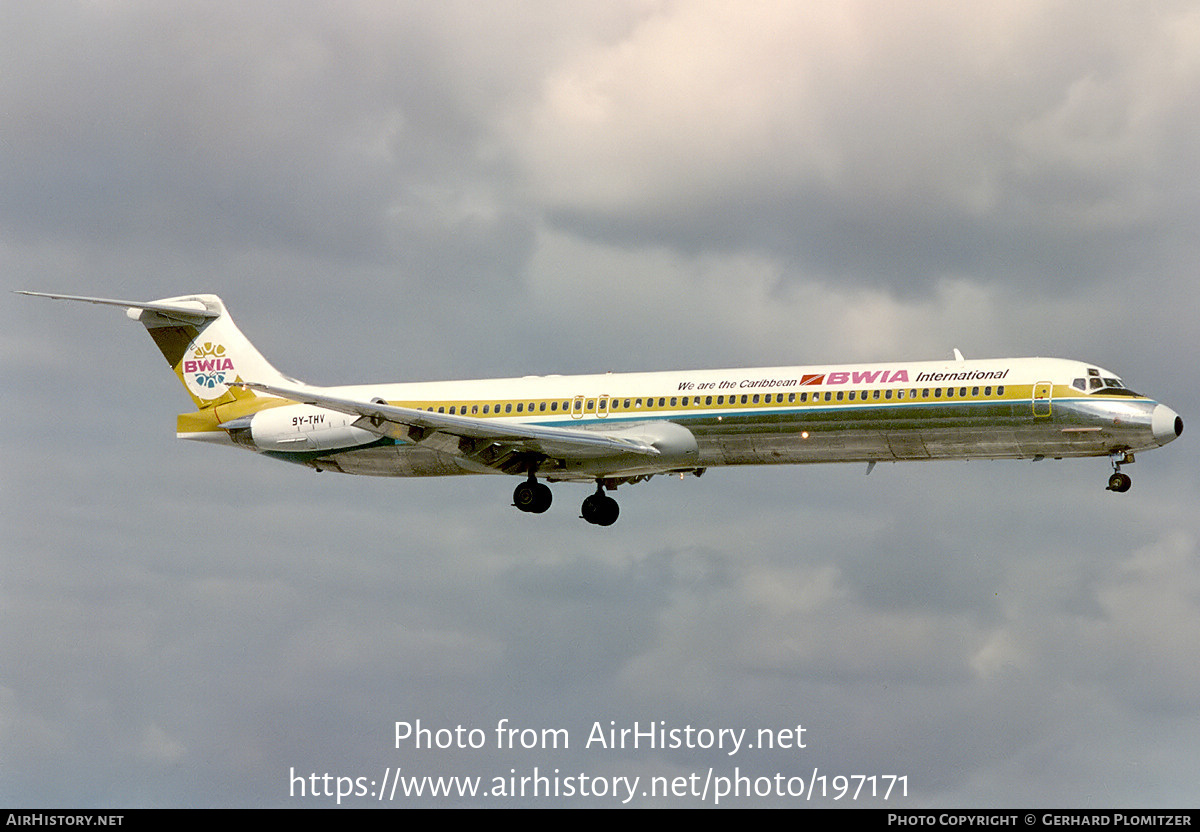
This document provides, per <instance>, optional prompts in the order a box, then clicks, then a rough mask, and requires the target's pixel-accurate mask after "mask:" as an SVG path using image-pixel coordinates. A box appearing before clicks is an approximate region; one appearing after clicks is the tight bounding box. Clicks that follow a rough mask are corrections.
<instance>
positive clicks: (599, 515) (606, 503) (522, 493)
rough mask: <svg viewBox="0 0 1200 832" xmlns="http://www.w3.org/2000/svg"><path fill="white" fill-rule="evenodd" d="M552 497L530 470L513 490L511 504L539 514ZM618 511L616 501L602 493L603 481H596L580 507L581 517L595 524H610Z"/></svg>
mask: <svg viewBox="0 0 1200 832" xmlns="http://www.w3.org/2000/svg"><path fill="white" fill-rule="evenodd" d="M552 499H553V495H552V494H551V493H550V487H549V486H548V485H546V484H545V483H540V482H538V481H537V476H536V475H535V474H534V473H533V472H532V471H531V472H530V473H529V479H528V480H526V481H525V482H523V483H521V484H520V485H518V486H517V487H516V488H515V489H514V490H513V505H514V506H516V507H517V508H519V509H520V510H521V511H527V512H529V513H530V514H541V513H542V512H544V511H545V510H546V509H548V508H550V502H551V500H552ZM620 513H621V508H620V506H618V505H617V501H616V500H614V499H613V498H612V497H609V496H608V495H607V494H605V493H604V483H603V482H599V481H598V482H597V483H596V493H595V494H593V495H591V496H590V497H588V498H587V499H586V500H584V501H583V507H582V508H581V509H580V514H581V516H582V517H583V519H584V520H586V521H588V522H589V523H591V524H592V525H595V526H611V525H612V524H613V523H615V522H617V515H619V514H620Z"/></svg>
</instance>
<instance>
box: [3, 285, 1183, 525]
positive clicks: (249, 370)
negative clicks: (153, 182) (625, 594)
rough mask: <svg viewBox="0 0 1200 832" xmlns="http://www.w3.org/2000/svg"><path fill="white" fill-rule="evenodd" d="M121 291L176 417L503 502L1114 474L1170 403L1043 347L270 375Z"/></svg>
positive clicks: (1178, 427) (255, 446)
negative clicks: (977, 354) (796, 484)
mask: <svg viewBox="0 0 1200 832" xmlns="http://www.w3.org/2000/svg"><path fill="white" fill-rule="evenodd" d="M18 294H24V295H32V296H35V297H46V298H52V299H56V300H71V301H82V302H86V303H94V304H102V305H109V306H118V307H123V308H124V309H125V310H126V315H127V316H128V317H129V318H131V319H133V320H136V321H139V322H141V323H142V325H143V326H145V327H146V329H147V330H148V332H149V333H150V337H151V338H152V339H153V340H154V342H155V344H157V345H158V348H159V349H160V350H161V351H162V354H163V356H164V357H165V358H166V359H167V363H168V364H169V365H170V366H171V368H172V369H173V370H174V372H175V375H176V376H177V377H178V378H179V380H180V382H181V383H182V384H183V386H184V389H186V390H187V392H188V394H189V395H190V396H191V397H192V401H193V403H194V404H195V406H196V410H195V411H194V412H190V413H183V414H180V415H179V416H178V419H177V434H176V435H177V436H178V438H180V439H189V440H193V441H199V442H209V443H212V444H217V445H229V446H233V447H239V448H245V449H248V450H251V451H256V452H258V453H261V454H263V455H265V456H269V457H274V458H276V459H281V460H286V461H288V462H293V463H298V464H300V465H305V466H308V467H309V468H312V469H314V470H316V471H335V472H340V473H345V474H364V475H373V476H395V477H425V476H443V475H455V474H508V475H516V476H521V477H523V478H524V480H523V481H522V482H521V483H519V484H518V485H517V486H516V488H515V490H514V491H513V498H512V499H513V504H514V505H515V506H516V508H518V509H520V510H521V511H523V512H530V513H534V514H541V513H542V512H544V511H546V510H547V509H548V508H549V507H550V503H551V491H550V488H549V487H548V486H547V485H546V482H586V483H590V484H594V485H595V488H596V490H595V492H594V493H593V494H591V495H590V496H589V497H587V498H586V499H585V500H584V501H583V505H582V509H581V513H582V517H583V519H584V520H586V521H587V522H588V523H592V524H595V525H598V526H610V525H612V524H613V523H614V522H615V521H616V520H617V516H618V514H619V511H620V510H619V508H618V505H617V502H616V501H615V500H614V499H613V498H612V497H610V496H608V495H607V494H606V493H605V492H606V491H613V490H615V489H616V488H617V486H619V485H626V484H632V483H639V482H644V481H646V480H648V479H650V478H651V477H654V476H657V475H659V474H672V475H673V474H678V475H679V476H680V477H681V478H682V477H683V476H684V475H687V474H691V475H694V476H697V477H698V476H700V475H701V474H703V473H704V472H705V471H706V470H707V469H708V468H713V467H719V466H724V465H763V464H786V463H814V462H859V463H862V462H865V463H867V473H868V474H870V473H871V470H872V469H873V468H874V467H875V465H876V463H878V462H883V461H887V462H895V461H900V460H938V459H1033V460H1041V459H1044V458H1046V457H1053V458H1056V459H1061V458H1064V457H1099V456H1107V457H1109V459H1110V460H1111V463H1112V468H1113V473H1112V475H1111V476H1110V477H1109V480H1108V490H1109V491H1114V492H1125V491H1128V490H1129V487H1130V484H1131V480H1130V478H1129V475H1128V474H1125V473H1124V472H1122V470H1121V466H1122V465H1126V464H1130V463H1132V462H1134V454H1135V452H1138V451H1143V450H1150V449H1153V448H1157V447H1161V446H1163V445H1166V444H1167V443H1168V442H1171V441H1174V440H1175V439H1176V438H1177V437H1178V436H1179V435H1180V434H1182V433H1183V419H1182V418H1181V417H1180V416H1179V415H1178V414H1177V413H1176V412H1175V411H1174V410H1172V409H1171V408H1169V407H1167V406H1166V405H1164V404H1160V403H1158V402H1157V401H1154V400H1153V399H1150V398H1147V397H1146V396H1143V395H1141V394H1140V393H1135V392H1133V391H1132V390H1130V389H1129V388H1128V387H1126V386H1125V384H1124V383H1123V382H1122V381H1121V379H1120V378H1118V377H1117V376H1116V375H1115V374H1114V373H1111V372H1109V371H1107V370H1105V369H1103V368H1101V367H1097V366H1095V365H1092V364H1088V363H1086V362H1080V361H1070V360H1065V359H1057V358H997V359H986V360H966V359H965V358H964V357H963V355H962V353H961V352H959V351H958V350H957V349H955V350H954V358H953V359H952V360H946V361H927V362H908V361H898V362H892V363H882V364H847V365H839V366H833V365H829V366H826V365H818V366H812V367H766V368H753V369H728V370H684V371H679V372H649V373H619V374H618V373H604V374H598V375H582V376H556V375H550V376H524V377H522V378H508V379H481V380H474V381H433V382H411V383H401V384H359V385H352V386H338V387H317V386H313V385H308V384H305V383H303V382H300V381H296V380H295V379H293V378H289V377H288V376H285V375H283V374H282V373H280V372H279V371H278V370H276V369H275V368H274V367H273V366H271V364H269V363H268V362H267V360H266V359H265V358H263V356H262V355H261V354H260V353H259V352H258V350H256V349H255V348H254V346H253V345H252V344H251V343H250V341H249V340H248V339H247V338H246V336H244V335H243V334H242V332H241V331H240V330H239V329H238V328H237V326H236V325H235V324H234V322H233V319H232V318H231V317H230V316H229V313H228V311H227V310H226V308H225V304H224V303H223V302H222V301H221V299H220V298H218V297H217V296H216V295H211V294H197V295H183V296H180V297H172V298H163V299H161V300H155V301H149V302H138V301H128V300H115V299H111V298H92V297H81V296H77V295H52V294H46V293H42V292H18Z"/></svg>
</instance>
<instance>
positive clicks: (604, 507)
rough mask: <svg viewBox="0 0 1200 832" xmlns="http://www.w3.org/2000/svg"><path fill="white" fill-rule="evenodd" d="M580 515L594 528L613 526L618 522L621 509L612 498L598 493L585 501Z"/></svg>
mask: <svg viewBox="0 0 1200 832" xmlns="http://www.w3.org/2000/svg"><path fill="white" fill-rule="evenodd" d="M580 513H581V514H582V515H583V519H584V520H586V521H588V522H589V523H591V524H592V525H594V526H611V525H612V524H613V523H615V522H617V515H619V514H620V513H621V507H620V506H618V505H617V501H616V500H614V499H613V498H612V497H608V496H606V495H604V494H601V493H600V492H599V491H597V492H596V493H595V494H593V495H592V496H590V497H588V498H587V499H586V500H584V501H583V507H582V509H580Z"/></svg>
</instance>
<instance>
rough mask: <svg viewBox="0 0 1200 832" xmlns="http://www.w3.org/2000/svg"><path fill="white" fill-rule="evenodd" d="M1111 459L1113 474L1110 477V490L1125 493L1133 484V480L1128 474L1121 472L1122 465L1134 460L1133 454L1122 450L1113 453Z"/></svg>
mask: <svg viewBox="0 0 1200 832" xmlns="http://www.w3.org/2000/svg"><path fill="white" fill-rule="evenodd" d="M1110 459H1112V467H1113V475H1112V476H1111V477H1109V478H1108V490H1109V491H1115V492H1116V493H1118V494H1124V493H1125V492H1126V491H1128V490H1129V486H1131V485H1133V480H1131V479H1129V475H1128V474H1122V473H1121V466H1122V465H1124V464H1126V463H1131V462H1133V454H1131V453H1128V452H1125V451H1121V452H1118V453H1115V454H1111V455H1110Z"/></svg>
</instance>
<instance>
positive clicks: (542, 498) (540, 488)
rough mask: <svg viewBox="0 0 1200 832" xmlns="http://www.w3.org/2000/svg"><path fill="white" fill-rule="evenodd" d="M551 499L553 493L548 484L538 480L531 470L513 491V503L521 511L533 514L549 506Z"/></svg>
mask: <svg viewBox="0 0 1200 832" xmlns="http://www.w3.org/2000/svg"><path fill="white" fill-rule="evenodd" d="M553 499H554V495H553V494H551V493H550V486H548V485H546V484H545V483H542V482H538V481H537V477H536V476H534V474H533V472H532V471H530V472H529V479H528V480H527V481H526V482H523V483H521V484H520V485H518V486H517V487H516V489H515V490H514V491H513V505H514V506H516V507H517V508H519V509H520V510H521V511H528V512H531V513H533V514H541V513H542V512H544V511H545V510H546V509H548V508H550V502H551V501H552V500H553Z"/></svg>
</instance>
